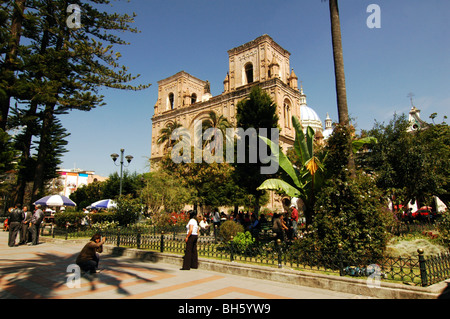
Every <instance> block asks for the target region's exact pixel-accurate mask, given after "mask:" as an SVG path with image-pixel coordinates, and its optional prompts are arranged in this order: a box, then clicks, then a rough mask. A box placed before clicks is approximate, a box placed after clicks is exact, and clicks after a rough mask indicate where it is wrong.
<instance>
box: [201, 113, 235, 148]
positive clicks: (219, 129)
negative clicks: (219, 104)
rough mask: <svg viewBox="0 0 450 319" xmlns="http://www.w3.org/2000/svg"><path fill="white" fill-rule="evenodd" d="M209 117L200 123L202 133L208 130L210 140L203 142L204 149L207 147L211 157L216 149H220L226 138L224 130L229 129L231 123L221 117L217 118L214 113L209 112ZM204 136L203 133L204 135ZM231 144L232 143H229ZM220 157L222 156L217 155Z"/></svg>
mask: <svg viewBox="0 0 450 319" xmlns="http://www.w3.org/2000/svg"><path fill="white" fill-rule="evenodd" d="M208 115H209V117H208V118H207V119H206V120H203V122H202V131H203V132H205V131H206V130H209V132H210V134H211V138H210V139H207V140H206V141H205V145H204V147H209V148H210V149H211V150H213V151H212V155H214V154H215V152H216V150H217V149H222V150H223V151H225V150H224V148H223V145H224V139H225V138H226V137H227V134H226V129H227V128H231V127H232V125H231V123H230V122H229V121H228V120H227V118H225V117H224V116H223V115H220V116H217V114H216V112H214V111H210V112H209V114H208ZM204 134H205V133H204ZM229 142H230V143H232V142H233V141H229ZM219 155H222V154H219Z"/></svg>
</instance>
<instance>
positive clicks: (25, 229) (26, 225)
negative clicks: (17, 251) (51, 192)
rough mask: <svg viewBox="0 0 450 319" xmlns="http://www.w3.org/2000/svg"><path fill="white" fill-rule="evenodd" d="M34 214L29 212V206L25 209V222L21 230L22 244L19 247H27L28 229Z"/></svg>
mask: <svg viewBox="0 0 450 319" xmlns="http://www.w3.org/2000/svg"><path fill="white" fill-rule="evenodd" d="M32 216H33V214H32V213H31V212H30V211H29V210H28V207H27V206H24V207H23V220H22V227H21V230H20V242H19V245H26V244H27V242H28V230H29V229H28V228H29V226H30V222H31V217H32Z"/></svg>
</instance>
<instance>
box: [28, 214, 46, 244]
mask: <svg viewBox="0 0 450 319" xmlns="http://www.w3.org/2000/svg"><path fill="white" fill-rule="evenodd" d="M43 220H44V212H43V211H42V209H41V205H35V210H34V214H33V216H32V217H31V220H30V222H31V244H32V245H37V244H38V243H39V227H40V226H41V223H42V221H43Z"/></svg>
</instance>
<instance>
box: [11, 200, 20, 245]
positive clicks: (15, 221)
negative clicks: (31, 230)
mask: <svg viewBox="0 0 450 319" xmlns="http://www.w3.org/2000/svg"><path fill="white" fill-rule="evenodd" d="M22 220H23V211H22V205H21V204H17V205H16V207H15V208H14V209H13V210H12V211H11V213H10V214H9V218H8V224H9V238H8V246H9V247H14V246H15V245H16V238H17V234H18V233H19V231H20V229H21V228H22Z"/></svg>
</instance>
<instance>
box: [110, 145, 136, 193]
mask: <svg viewBox="0 0 450 319" xmlns="http://www.w3.org/2000/svg"><path fill="white" fill-rule="evenodd" d="M124 151H125V150H124V149H123V148H122V149H121V150H120V164H119V165H117V164H116V160H117V159H118V158H119V155H118V154H116V153H113V154H111V158H112V160H113V161H114V165H116V166H120V192H119V195H122V170H123V152H124ZM125 159H126V160H127V162H128V164H130V162H131V160H132V159H133V156H131V155H127V156H125ZM127 166H128V165H127ZM127 166H125V167H127Z"/></svg>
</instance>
